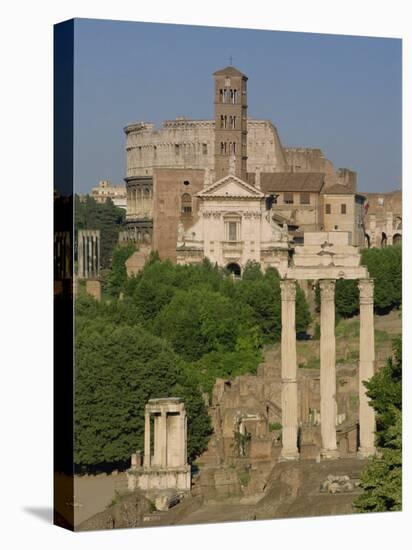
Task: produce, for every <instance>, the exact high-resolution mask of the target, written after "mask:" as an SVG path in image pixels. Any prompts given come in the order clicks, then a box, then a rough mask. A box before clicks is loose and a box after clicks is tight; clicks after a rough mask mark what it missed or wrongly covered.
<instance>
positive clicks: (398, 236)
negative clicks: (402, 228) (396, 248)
mask: <svg viewBox="0 0 412 550" xmlns="http://www.w3.org/2000/svg"><path fill="white" fill-rule="evenodd" d="M393 244H394V245H400V244H402V235H401V234H400V233H395V235H394V236H393Z"/></svg>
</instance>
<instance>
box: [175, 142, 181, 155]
mask: <svg viewBox="0 0 412 550" xmlns="http://www.w3.org/2000/svg"><path fill="white" fill-rule="evenodd" d="M179 153H180V147H179V145H178V144H177V143H176V145H175V154H176V155H179Z"/></svg>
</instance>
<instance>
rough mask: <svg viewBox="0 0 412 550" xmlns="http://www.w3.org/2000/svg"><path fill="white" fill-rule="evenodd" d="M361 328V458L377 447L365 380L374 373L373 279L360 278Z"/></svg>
mask: <svg viewBox="0 0 412 550" xmlns="http://www.w3.org/2000/svg"><path fill="white" fill-rule="evenodd" d="M359 303H360V329H359V428H360V433H359V436H360V447H359V451H358V455H359V457H360V458H366V457H369V456H373V455H374V454H375V453H376V448H375V429H376V426H375V412H374V410H373V408H372V407H371V406H370V405H369V399H368V397H367V395H366V388H365V386H364V384H363V382H364V381H367V380H369V379H370V378H371V377H372V376H373V374H374V362H375V333H374V319H373V280H372V279H360V281H359Z"/></svg>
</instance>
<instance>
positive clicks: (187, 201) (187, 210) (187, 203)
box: [182, 193, 192, 214]
mask: <svg viewBox="0 0 412 550" xmlns="http://www.w3.org/2000/svg"><path fill="white" fill-rule="evenodd" d="M191 213H192V197H191V195H190V194H189V193H183V195H182V214H191Z"/></svg>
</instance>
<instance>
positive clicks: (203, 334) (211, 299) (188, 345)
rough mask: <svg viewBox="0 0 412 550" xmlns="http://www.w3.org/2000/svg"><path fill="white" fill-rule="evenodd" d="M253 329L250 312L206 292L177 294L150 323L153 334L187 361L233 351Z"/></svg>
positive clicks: (217, 295) (202, 289)
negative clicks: (157, 335) (241, 339)
mask: <svg viewBox="0 0 412 550" xmlns="http://www.w3.org/2000/svg"><path fill="white" fill-rule="evenodd" d="M252 328H253V319H252V311H251V309H250V308H248V307H247V306H245V305H244V304H242V303H239V302H234V301H232V300H230V299H229V298H228V297H226V296H222V295H221V294H220V293H218V292H214V291H212V290H209V289H207V288H200V289H193V288H192V289H189V290H178V291H176V293H175V294H174V296H173V298H172V299H171V300H170V302H169V303H168V304H167V305H166V306H165V307H164V308H163V309H162V311H160V313H159V314H158V315H157V317H156V319H155V320H154V322H153V331H154V332H155V333H156V334H159V335H160V336H162V337H163V338H166V339H167V340H168V341H169V342H170V343H171V344H172V346H173V349H174V350H175V352H176V353H178V354H179V355H181V356H182V357H183V358H184V359H186V360H188V361H192V360H197V359H199V358H200V357H202V356H203V355H205V354H206V353H209V352H211V351H216V350H226V351H233V350H234V348H235V346H236V342H237V339H238V338H239V337H240V336H243V335H245V334H246V333H247V332H248V331H249V330H251V329H252Z"/></svg>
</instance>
